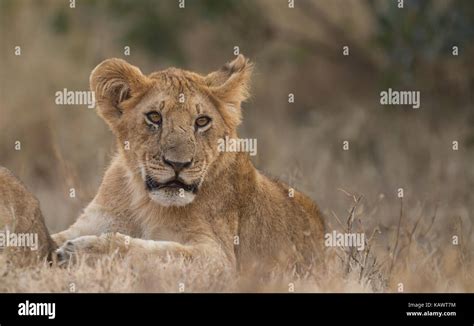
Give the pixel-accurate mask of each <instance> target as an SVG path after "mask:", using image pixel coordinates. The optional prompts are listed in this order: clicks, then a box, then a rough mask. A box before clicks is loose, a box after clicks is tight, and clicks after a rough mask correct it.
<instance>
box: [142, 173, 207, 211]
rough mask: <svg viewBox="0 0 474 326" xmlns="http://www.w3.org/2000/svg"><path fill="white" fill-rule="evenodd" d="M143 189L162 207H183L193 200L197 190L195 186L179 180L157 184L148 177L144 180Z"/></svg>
mask: <svg viewBox="0 0 474 326" xmlns="http://www.w3.org/2000/svg"><path fill="white" fill-rule="evenodd" d="M145 187H146V189H147V190H148V195H149V196H150V198H151V199H152V200H153V201H154V202H156V203H157V204H159V205H161V206H164V207H169V206H185V205H187V204H189V203H191V202H192V201H193V200H194V197H196V192H197V190H198V186H197V185H196V184H186V183H185V182H184V181H182V180H181V179H179V178H174V179H171V180H168V181H166V182H158V181H156V180H155V179H154V178H152V177H150V176H149V175H147V176H146V178H145Z"/></svg>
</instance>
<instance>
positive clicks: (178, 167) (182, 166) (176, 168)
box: [163, 157, 192, 174]
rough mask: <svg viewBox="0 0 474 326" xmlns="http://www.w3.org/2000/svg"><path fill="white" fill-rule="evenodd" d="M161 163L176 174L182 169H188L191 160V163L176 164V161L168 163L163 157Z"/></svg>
mask: <svg viewBox="0 0 474 326" xmlns="http://www.w3.org/2000/svg"><path fill="white" fill-rule="evenodd" d="M163 162H165V164H167V165H169V166H171V167H172V168H173V170H174V172H175V173H176V174H178V173H179V172H181V171H182V170H183V169H185V168H188V167H190V166H191V163H192V160H191V161H186V162H176V161H170V160H167V159H166V157H163Z"/></svg>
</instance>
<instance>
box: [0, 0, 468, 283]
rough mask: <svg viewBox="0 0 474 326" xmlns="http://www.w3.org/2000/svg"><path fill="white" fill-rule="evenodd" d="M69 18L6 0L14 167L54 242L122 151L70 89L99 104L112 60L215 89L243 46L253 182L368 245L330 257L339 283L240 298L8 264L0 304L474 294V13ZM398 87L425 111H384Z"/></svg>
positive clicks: (144, 268) (0, 148)
mask: <svg viewBox="0 0 474 326" xmlns="http://www.w3.org/2000/svg"><path fill="white" fill-rule="evenodd" d="M72 3H73V4H74V5H75V7H74V8H71V2H70V1H69V0H68V1H66V0H35V1H33V0H15V1H13V0H0V46H1V50H0V51H1V52H0V56H1V60H0V92H1V93H0V165H3V166H5V167H7V168H9V169H10V170H11V171H13V172H14V173H15V174H16V175H17V176H18V177H19V178H20V179H21V180H22V181H23V182H24V183H25V184H26V185H27V186H28V187H29V189H30V190H31V191H32V192H33V193H34V194H35V195H36V196H37V197H38V198H39V200H40V202H41V207H42V210H43V213H44V215H45V218H46V223H47V225H48V227H49V229H50V230H51V232H57V231H61V230H63V229H65V228H66V227H68V226H69V225H70V224H71V223H72V222H73V221H74V220H75V218H76V217H77V216H78V214H79V213H80V211H81V209H82V208H84V207H85V205H86V204H87V203H88V202H89V201H90V200H91V199H92V198H93V196H94V195H95V192H96V190H97V188H98V186H99V184H100V181H101V178H102V175H103V172H104V170H105V168H106V167H107V164H108V161H109V159H110V157H111V154H112V153H113V152H114V142H113V137H112V134H111V133H110V131H109V130H108V128H107V126H106V125H105V123H104V122H103V121H102V120H101V119H100V118H99V117H98V116H97V115H96V113H95V110H94V109H89V108H87V106H86V105H63V106H61V105H56V104H55V93H56V92H57V91H62V90H63V89H65V88H66V89H68V90H73V91H81V90H88V87H89V84H88V81H89V74H90V72H91V71H92V69H93V68H94V67H95V66H96V65H97V64H98V63H99V62H101V61H102V60H104V59H106V58H110V57H120V58H123V59H125V60H127V61H129V62H130V63H132V64H134V65H137V66H139V67H140V68H141V70H142V71H143V72H144V73H151V72H153V71H155V70H160V69H164V68H167V67H169V66H177V67H181V68H185V69H188V70H193V71H196V72H200V73H203V74H205V73H208V72H211V71H213V70H215V69H218V68H220V67H221V66H222V65H223V64H224V63H225V62H227V61H230V60H232V58H233V57H234V56H235V50H236V47H238V50H239V51H240V53H243V54H245V55H246V56H247V57H249V58H250V59H251V60H252V61H253V62H254V63H255V65H256V69H255V73H254V77H253V83H252V97H251V99H250V100H249V101H248V102H247V103H245V104H244V105H243V108H244V122H243V124H242V125H241V128H240V136H241V137H249V138H256V139H257V141H258V152H257V156H256V157H254V162H255V164H256V166H257V167H258V168H259V169H261V170H263V171H265V172H266V173H267V174H270V175H273V176H275V177H278V178H280V179H282V180H283V181H285V182H287V183H288V184H289V185H290V186H292V187H296V188H298V189H300V190H302V191H304V192H305V193H307V194H308V195H309V196H311V197H312V198H313V199H314V200H315V201H316V202H317V203H318V205H319V206H320V208H321V210H322V211H323V212H324V214H325V216H326V222H327V230H328V231H329V232H331V231H332V230H339V231H352V232H365V234H366V236H367V240H368V243H367V246H366V248H365V250H364V251H363V252H354V251H352V250H350V249H349V248H338V249H334V250H332V251H334V252H333V253H334V257H333V258H332V259H330V261H328V267H327V271H326V272H325V273H323V274H319V275H309V276H307V277H306V278H299V279H298V280H295V279H294V278H293V276H292V275H279V274H278V273H276V274H275V275H276V276H275V277H274V279H271V280H265V281H262V280H260V281H256V280H249V279H245V278H242V277H240V278H239V279H234V280H233V282H228V281H224V279H225V277H224V276H222V277H220V278H219V277H214V276H212V275H213V274H212V272H211V271H206V269H205V263H203V264H202V266H200V267H199V266H194V269H193V267H190V266H185V265H184V263H182V262H179V263H176V262H174V263H173V262H168V264H169V265H173V264H174V265H173V266H174V267H173V266H171V267H169V266H168V265H167V263H166V262H159V263H157V265H158V266H159V267H157V266H156V265H152V264H151V263H149V264H148V265H144V262H143V261H142V262H141V264H138V263H132V262H130V261H125V262H124V261H121V262H116V261H115V260H113V259H111V258H110V257H107V258H105V259H104V260H103V261H100V262H98V263H97V264H96V265H94V266H90V265H87V264H85V263H83V264H79V265H78V266H76V267H71V268H69V269H59V268H54V267H47V266H44V265H41V264H40V265H38V266H32V267H28V268H21V269H20V268H15V267H12V266H7V265H2V266H0V291H10V292H16V291H44V292H49V291H72V290H71V288H70V284H71V283H73V284H75V290H74V291H78V292H81V291H114V292H124V291H125V292H128V291H178V285H177V284H178V283H179V282H184V283H186V286H187V288H186V289H187V291H188V290H189V291H288V284H289V283H294V284H295V291H309V292H313V291H317V292H320V291H323V292H354V291H356V292H361V291H362V292H365V291H377V292H378V291H383V292H399V291H404V292H473V291H474V264H473V258H474V257H473V255H474V254H473V250H474V235H473V226H474V216H473V212H474V191H473V189H474V101H473V96H474V95H473V94H474V93H473V90H474V61H473V60H472V58H473V56H474V3H473V2H472V1H471V0H406V1H404V4H403V8H399V2H398V1H391V0H386V1H375V0H295V1H294V8H290V7H291V1H288V0H241V1H237V0H235V1H234V0H187V1H185V7H184V8H180V4H181V3H182V2H181V1H178V0H167V1H165V0H161V1H159V0H156V1H152V0H138V1H137V0H135V1H132V0H115V1H106V0H101V1H99V0H95V1H94V0H76V1H75V2H72ZM289 4H290V6H289ZM346 46H347V47H348V48H344V47H346ZM18 47H20V48H18ZM18 49H20V51H21V55H16V54H18ZM128 49H129V55H126V53H125V52H126V51H127V50H128ZM344 49H346V50H348V55H344V54H345V53H344ZM346 53H347V52H346ZM127 54H128V52H127ZM388 88H392V89H394V90H413V91H420V92H421V106H420V108H419V109H413V108H412V107H411V106H384V105H380V92H381V91H384V90H387V89H388ZM289 95H292V96H294V102H292V103H289V101H288V99H289ZM345 141H347V142H348V144H349V148H348V150H344V149H343V144H344V142H345ZM18 142H19V143H18ZM18 144H20V146H21V148H18V146H17V145H18ZM18 149H20V150H18ZM399 188H403V193H404V196H403V199H401V198H399V197H398V193H399V191H398V190H399ZM71 189H74V190H75V197H73V198H71V196H70V194H71ZM167 266H168V268H167ZM199 268H202V270H204V271H205V272H199V273H198V272H196V270H198V269H199ZM1 279H3V281H1Z"/></svg>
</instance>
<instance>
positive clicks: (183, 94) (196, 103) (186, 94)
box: [137, 85, 211, 111]
mask: <svg viewBox="0 0 474 326" xmlns="http://www.w3.org/2000/svg"><path fill="white" fill-rule="evenodd" d="M210 105H211V102H210V101H209V99H208V97H207V96H206V95H205V94H203V93H202V92H200V91H199V90H190V89H174V88H169V87H163V86H162V85H156V86H154V87H153V88H151V89H150V90H149V91H148V92H147V93H146V94H145V96H144V97H143V98H142V100H141V101H140V103H139V104H138V105H137V107H139V108H140V109H148V110H152V109H155V110H160V111H168V110H178V109H193V111H195V110H197V109H199V108H203V107H208V106H210Z"/></svg>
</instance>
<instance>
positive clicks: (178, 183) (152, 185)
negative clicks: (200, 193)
mask: <svg viewBox="0 0 474 326" xmlns="http://www.w3.org/2000/svg"><path fill="white" fill-rule="evenodd" d="M145 186H146V189H147V190H148V191H157V190H172V189H176V190H180V189H183V190H184V191H187V192H192V193H196V192H197V189H198V187H197V185H196V184H186V183H185V182H184V181H183V180H181V179H180V178H174V179H171V180H169V181H167V182H158V181H156V180H155V179H153V178H152V177H150V176H149V175H147V176H146V178H145Z"/></svg>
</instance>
